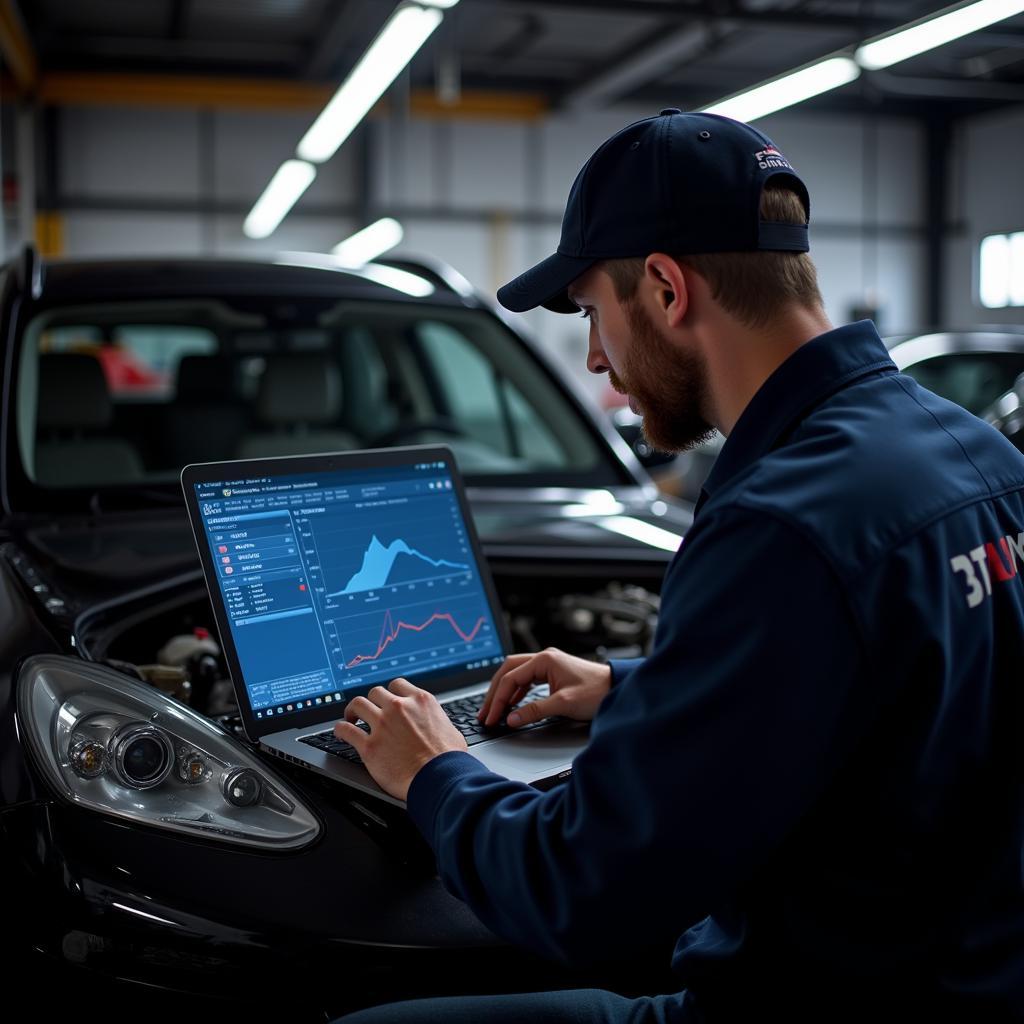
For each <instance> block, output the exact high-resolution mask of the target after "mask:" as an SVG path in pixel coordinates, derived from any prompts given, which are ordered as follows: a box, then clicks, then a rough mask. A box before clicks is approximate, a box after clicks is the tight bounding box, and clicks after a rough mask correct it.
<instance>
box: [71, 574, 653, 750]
mask: <svg viewBox="0 0 1024 1024" xmlns="http://www.w3.org/2000/svg"><path fill="white" fill-rule="evenodd" d="M545 569H546V571H545V572H544V573H543V574H532V575H530V576H524V575H521V567H520V570H519V571H518V572H510V573H508V574H503V573H501V572H500V571H498V570H496V572H495V583H496V585H497V589H498V593H499V596H500V599H501V605H502V608H503V609H504V614H505V617H506V620H507V623H508V627H509V631H510V634H511V636H512V640H513V647H514V652H520V651H534V650H541V649H543V648H545V647H558V648H560V649H562V650H564V651H567V652H568V653H570V654H576V655H579V656H581V657H590V658H595V659H606V658H632V657H641V656H643V655H645V654H647V653H648V652H649V650H650V647H651V644H652V642H653V639H654V631H655V627H656V625H657V616H658V605H659V596H658V593H657V591H656V590H655V589H654V587H653V586H652V583H651V581H650V580H649V579H629V578H617V579H607V580H602V579H600V578H598V577H596V576H594V575H593V571H594V570H593V567H591V568H590V571H589V572H588V574H587V575H582V574H574V572H573V570H572V568H571V567H561V566H548V567H545ZM560 569H562V570H564V571H559V570H560ZM555 580H557V582H558V585H557V587H555V586H552V584H553V582H554V581H555ZM76 642H77V644H78V647H79V651H80V653H81V654H82V655H83V656H85V657H86V658H88V659H89V660H91V661H94V662H98V663H103V664H107V665H109V666H111V667H113V668H117V669H119V670H121V671H123V672H126V673H127V674H129V675H131V676H133V677H134V678H137V679H140V680H142V681H144V682H146V683H148V684H150V685H151V686H154V687H156V688H157V689H159V690H161V691H162V692H164V693H166V694H168V695H169V696H172V697H174V698H176V699H177V700H180V701H182V702H183V703H184V704H187V705H188V706H189V707H191V708H193V709H194V710H196V711H198V712H199V713H200V714H202V715H205V716H206V717H208V718H211V719H214V720H216V721H218V722H219V723H220V724H221V725H223V726H224V727H225V728H227V729H228V730H229V731H231V732H233V733H235V734H236V735H241V719H240V717H239V715H238V707H237V703H236V701H235V696H234V691H233V688H232V684H231V680H230V677H229V674H228V668H227V663H226V660H225V657H224V653H223V651H222V649H221V645H220V642H219V640H218V636H217V628H216V623H215V619H214V615H213V610H212V608H211V605H210V600H209V597H208V595H207V592H206V589H205V587H204V586H203V585H202V583H201V582H198V583H196V584H194V585H191V586H187V587H181V586H177V587H171V588H169V589H168V591H167V592H166V593H165V594H163V595H154V597H153V598H152V599H151V600H149V601H146V602H139V601H133V600H132V599H131V598H130V596H129V597H128V598H126V600H125V601H124V602H123V604H122V603H119V602H108V603H107V605H106V606H105V607H104V608H103V610H102V611H101V612H99V613H98V614H93V615H86V616H84V617H83V620H82V625H81V628H80V629H79V631H78V634H77V636H76Z"/></svg>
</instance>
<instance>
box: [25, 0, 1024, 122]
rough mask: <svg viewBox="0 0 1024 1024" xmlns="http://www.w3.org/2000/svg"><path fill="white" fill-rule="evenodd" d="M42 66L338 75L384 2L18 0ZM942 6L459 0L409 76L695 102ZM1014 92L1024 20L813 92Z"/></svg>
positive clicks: (383, 11)
mask: <svg viewBox="0 0 1024 1024" xmlns="http://www.w3.org/2000/svg"><path fill="white" fill-rule="evenodd" d="M17 6H18V9H19V11H20V13H21V15H22V17H23V20H24V22H25V25H26V27H27V29H28V33H29V36H30V38H31V41H32V44H33V46H34V48H35V51H36V54H37V57H38V60H39V65H40V67H41V69H42V70H43V71H44V72H62V71H63V72H103V73H110V72H126V73H140V72H150V73H152V72H156V73H162V74H168V73H172V74H181V75H205V76H224V77H242V76H244V77H249V78H252V77H260V78H270V79H277V80H282V81H292V82H294V81H304V82H324V83H332V82H337V81H339V80H340V79H341V78H343V77H344V75H345V73H346V72H347V71H348V70H349V69H350V68H351V67H352V65H353V64H354V63H355V61H356V60H357V59H358V57H359V56H360V54H361V53H362V52H363V51H364V50H365V49H366V46H367V45H368V43H369V42H370V40H371V39H372V38H373V36H374V35H375V33H376V32H377V31H378V30H379V29H380V27H381V26H382V25H383V23H384V21H385V20H386V18H387V17H388V15H389V14H390V13H391V11H392V10H393V9H394V6H395V4H394V3H393V2H391V0H146V2H145V3H139V2H137V0H74V2H69V0H17ZM945 6H948V5H947V4H945V3H937V2H921V0H885V2H884V3H883V2H874V3H869V2H863V0H745V2H741V0H703V2H693V0H461V3H459V4H458V5H457V6H456V7H454V8H453V9H451V10H450V11H448V12H446V17H445V22H444V24H443V25H442V26H441V28H440V29H439V30H438V33H437V34H436V36H435V37H434V38H433V39H432V40H431V41H430V43H428V45H427V46H426V47H424V49H423V51H422V52H421V53H420V54H419V56H418V57H417V58H416V60H415V61H414V62H413V65H412V67H411V71H410V75H411V84H412V85H413V86H415V87H417V88H421V89H422V88H426V89H430V88H433V87H435V85H436V84H437V82H438V81H439V80H444V81H446V82H448V83H449V86H450V83H451V82H452V81H453V80H454V81H457V82H458V83H459V84H460V85H461V88H462V89H465V90H487V91H497V92H507V93H529V94H532V95H539V96H542V97H543V98H544V99H545V100H546V102H547V103H549V104H550V105H551V106H553V107H562V106H575V107H590V108H599V107H603V106H607V105H608V104H610V103H613V102H629V101H633V102H639V103H647V104H653V105H664V104H665V103H666V102H671V103H672V104H673V105H675V106H679V107H683V108H689V109H692V108H696V107H699V106H701V105H703V104H706V103H709V102H710V101H712V100H715V99H718V98H720V97H722V96H725V95H728V94H730V93H733V92H736V91H738V90H741V89H743V88H746V87H747V86H750V85H753V84H755V83H757V82H759V81H762V80H764V79H765V78H768V77H770V76H772V75H776V74H779V73H780V72H783V71H786V70H789V69H792V68H794V67H797V66H799V65H801V64H804V63H806V62H808V61H811V60H814V59H816V58H818V57H821V56H824V55H826V54H829V53H831V52H832V51H835V50H839V49H842V48H843V47H848V46H851V45H853V44H855V43H858V42H860V41H862V40H863V39H865V38H868V37H870V36H873V35H877V34H878V33H880V32H884V31H886V30H888V29H891V28H895V27H897V26H899V25H902V24H906V23H907V22H909V21H913V20H915V19H917V18H920V17H922V16H925V15H928V14H931V13H934V12H936V11H938V10H941V9H942V8H943V7H945ZM1014 102H1016V103H1020V102H1024V16H1019V17H1015V18H1011V19H1008V20H1006V21H1004V22H1001V23H999V24H998V25H996V26H993V27H991V28H989V29H987V30H985V31H982V32H978V33H975V34H974V35H971V36H968V37H966V38H964V39H961V40H959V41H957V42H955V43H952V44H949V45H947V46H944V47H941V48H940V49H937V50H933V51H931V52H929V53H926V54H924V55H922V56H920V57H917V58H914V59H912V60H908V61H905V62H904V63H902V64H900V65H897V66H896V67H895V68H893V69H892V70H890V71H887V72H875V73H871V74H865V75H863V76H862V77H861V79H860V80H859V82H857V83H856V84H854V85H851V86H848V87H846V88H844V89H842V90H839V91H838V92H836V93H834V94H830V95H828V96H823V97H820V98H818V99H817V100H814V101H811V103H809V104H808V106H814V107H817V108H819V109H840V110H857V109H864V108H869V109H879V107H880V106H881V105H883V104H884V106H885V108H886V109H887V110H890V111H895V112H902V111H906V112H913V111H922V109H923V108H928V107H935V108H944V109H945V110H946V111H947V112H948V111H952V112H955V113H966V112H974V111H976V110H979V109H986V108H990V107H994V106H1000V105H1004V104H1008V103H1014Z"/></svg>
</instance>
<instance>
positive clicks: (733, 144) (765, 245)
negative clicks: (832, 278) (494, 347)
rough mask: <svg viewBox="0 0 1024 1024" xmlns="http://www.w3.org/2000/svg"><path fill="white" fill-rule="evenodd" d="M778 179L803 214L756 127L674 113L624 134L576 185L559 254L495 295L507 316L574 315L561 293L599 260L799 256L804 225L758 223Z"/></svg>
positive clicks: (784, 165)
mask: <svg viewBox="0 0 1024 1024" xmlns="http://www.w3.org/2000/svg"><path fill="white" fill-rule="evenodd" d="M776 177H785V178H786V179H787V180H786V185H787V187H789V188H791V189H792V190H793V191H794V192H795V193H796V194H797V195H799V196H800V198H801V199H802V200H803V204H804V209H805V211H806V212H807V214H808V216H809V215H810V207H811V203H810V198H809V196H808V194H807V188H806V186H805V185H804V183H803V182H802V181H801V180H800V178H799V177H798V176H797V174H796V172H795V171H794V170H793V168H792V167H791V166H790V164H789V161H788V160H787V159H786V158H785V157H784V156H783V155H782V154H781V153H780V152H779V151H778V149H776V148H775V145H774V144H773V143H772V141H771V139H769V138H768V136H767V135H763V134H761V132H759V131H757V129H756V128H751V127H750V125H747V124H743V123H741V122H740V121H733V120H732V119H730V118H727V117H721V116H720V115H718V114H684V113H683V112H682V111H680V110H677V109H676V108H675V107H669V108H668V109H666V110H663V111H662V112H661V113H660V114H658V116H657V117H647V118H644V120H642V121H637V122H635V123H634V124H631V125H629V126H627V127H626V128H623V129H622V131H620V132H618V133H616V134H615V135H613V136H612V137H611V138H610V139H608V140H607V141H606V142H603V143H602V144H601V146H600V147H599V148H598V149H597V151H596V152H595V153H594V155H593V156H592V157H591V158H590V159H589V160H588V161H587V162H586V163H585V164H584V165H583V169H582V170H581V171H580V173H579V174H578V175H577V176H576V180H575V181H574V182H573V186H572V190H571V191H570V192H569V200H568V202H567V203H566V207H565V216H564V217H563V218H562V237H561V239H560V240H559V243H558V251H557V252H555V253H554V255H552V256H549V257H548V258H547V259H546V260H543V261H542V262H540V263H538V264H537V265H536V266H535V267H531V268H530V269H529V270H527V271H526V272H525V273H524V274H520V275H519V277H517V278H516V279H515V280H514V281H510V282H509V283H508V284H506V285H505V286H504V287H502V288H500V289H499V290H498V301H499V302H500V303H501V304H502V305H503V306H504V307H505V308H506V309H510V310H512V311H513V312H516V313H522V312H524V311H525V310H527V309H533V308H534V307H536V306H544V307H545V308H546V309H550V310H553V311H554V312H556V313H575V312H576V309H577V307H576V305H575V304H574V303H572V302H570V301H569V298H568V296H567V295H566V288H568V286H569V285H570V284H572V282H573V281H575V280H576V278H577V277H579V276H580V274H582V273H583V272H584V271H585V270H587V269H588V268H589V267H591V266H593V265H594V264H595V263H597V262H598V261H599V260H604V259H621V258H625V257H630V256H649V255H650V254H651V253H652V252H667V253H670V254H673V255H679V256H684V255H696V254H698V253H712V252H754V251H757V250H771V251H777V252H807V250H808V249H809V248H810V246H809V244H808V240H807V225H806V224H775V223H768V222H765V221H762V220H761V218H760V205H761V192H762V190H763V189H764V186H765V183H766V182H767V181H768V180H769V179H770V178H776Z"/></svg>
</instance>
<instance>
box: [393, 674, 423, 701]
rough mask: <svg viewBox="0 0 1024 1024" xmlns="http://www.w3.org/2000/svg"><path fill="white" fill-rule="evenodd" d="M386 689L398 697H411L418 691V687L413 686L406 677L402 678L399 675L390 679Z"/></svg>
mask: <svg viewBox="0 0 1024 1024" xmlns="http://www.w3.org/2000/svg"><path fill="white" fill-rule="evenodd" d="M388 689H389V690H390V691H391V693H393V694H396V695H397V696H399V697H411V696H412V695H413V694H414V693H419V691H420V687H418V686H414V685H413V684H412V683H410V682H409V680H408V679H402V678H401V676H399V678H398V679H392V680H391V682H390V683H388Z"/></svg>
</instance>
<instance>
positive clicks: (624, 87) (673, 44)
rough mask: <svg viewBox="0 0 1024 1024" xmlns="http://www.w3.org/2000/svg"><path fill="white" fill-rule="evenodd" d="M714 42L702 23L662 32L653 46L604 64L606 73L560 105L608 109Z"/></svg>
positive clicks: (706, 48)
mask: <svg viewBox="0 0 1024 1024" xmlns="http://www.w3.org/2000/svg"><path fill="white" fill-rule="evenodd" d="M714 38H715V36H714V34H713V32H712V30H710V29H709V28H708V27H706V26H705V25H704V24H702V23H699V22H698V23H694V24H691V25H687V26H686V27H685V28H681V29H680V28H676V29H674V30H672V31H669V32H667V33H666V32H665V31H663V30H659V31H658V32H657V33H656V35H655V38H654V40H653V42H652V41H648V42H647V44H646V45H642V46H641V47H640V48H639V49H633V50H632V52H631V53H629V54H628V55H626V54H622V55H619V56H613V57H611V58H609V59H608V60H607V61H604V62H602V63H603V64H606V65H609V66H608V67H607V70H602V71H600V72H598V73H597V74H596V75H595V76H594V77H593V78H591V79H590V80H589V81H586V82H584V83H583V84H582V85H579V86H577V87H575V88H574V89H571V90H570V91H569V92H567V93H566V94H565V95H564V96H563V97H562V104H561V105H562V106H563V107H566V108H567V109H569V110H583V109H588V108H593V107H600V106H608V105H609V104H611V103H614V102H615V101H616V100H617V99H619V97H621V96H624V95H626V94H627V93H630V92H633V91H634V90H635V89H638V88H640V87H641V86H644V85H647V84H648V83H649V82H653V81H654V80H655V79H657V78H659V77H661V76H662V75H663V74H665V72H667V71H671V70H672V69H674V68H677V67H679V66H680V65H681V64H686V63H689V62H690V61H692V60H694V59H695V58H696V57H699V56H701V55H703V54H704V53H707V52H708V50H709V49H710V48H711V46H712V45H713V43H714Z"/></svg>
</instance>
